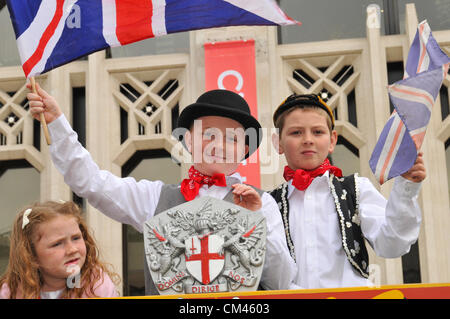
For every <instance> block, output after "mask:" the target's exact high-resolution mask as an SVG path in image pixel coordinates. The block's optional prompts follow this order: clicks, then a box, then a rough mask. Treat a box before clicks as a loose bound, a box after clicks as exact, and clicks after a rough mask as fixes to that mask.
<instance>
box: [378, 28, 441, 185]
mask: <svg viewBox="0 0 450 319" xmlns="http://www.w3.org/2000/svg"><path fill="white" fill-rule="evenodd" d="M449 62H450V59H449V57H448V56H447V55H446V54H445V53H444V52H442V50H441V48H440V47H439V45H438V43H437V42H436V40H435V39H434V38H433V36H432V34H431V29H430V27H429V25H428V23H427V22H426V20H425V21H423V22H421V23H420V24H419V25H418V28H417V33H416V36H415V38H414V41H413V43H412V45H411V48H410V50H409V53H408V60H407V62H406V68H405V73H404V78H403V80H401V81H398V82H396V83H394V84H393V85H391V86H389V89H388V91H389V98H390V99H391V101H392V104H393V105H394V107H395V110H394V112H393V113H392V115H391V117H390V118H389V120H388V122H387V123H386V126H385V127H384V129H383V131H382V132H381V135H380V137H379V139H378V141H377V144H376V146H375V149H374V151H373V153H372V157H371V158H370V161H369V164H370V168H371V169H372V171H373V173H374V174H375V176H376V177H377V179H378V181H379V182H380V184H383V183H384V182H385V181H387V180H389V179H391V178H393V177H396V176H399V175H401V174H404V173H406V172H407V171H408V170H409V169H410V168H411V167H412V166H413V165H414V162H415V160H416V158H417V151H418V150H419V149H420V147H421V146H422V142H423V139H424V137H425V131H426V127H427V125H428V122H429V120H430V117H431V108H432V107H433V104H434V102H435V100H436V98H437V95H438V94H439V89H440V87H441V85H442V82H443V80H444V78H445V76H446V75H447V72H448V67H449Z"/></svg>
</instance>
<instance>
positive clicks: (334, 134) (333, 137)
mask: <svg viewBox="0 0 450 319" xmlns="http://www.w3.org/2000/svg"><path fill="white" fill-rule="evenodd" d="M337 140H338V134H337V132H336V131H335V130H333V131H331V136H330V147H329V149H328V154H331V153H333V151H334V148H335V147H336V144H337Z"/></svg>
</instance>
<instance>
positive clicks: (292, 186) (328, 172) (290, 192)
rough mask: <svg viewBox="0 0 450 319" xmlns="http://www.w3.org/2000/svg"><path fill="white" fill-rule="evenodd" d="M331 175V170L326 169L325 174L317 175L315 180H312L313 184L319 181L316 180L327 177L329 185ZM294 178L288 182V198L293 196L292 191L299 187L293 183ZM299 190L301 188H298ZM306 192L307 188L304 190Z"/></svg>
mask: <svg viewBox="0 0 450 319" xmlns="http://www.w3.org/2000/svg"><path fill="white" fill-rule="evenodd" d="M329 177H330V171H326V172H325V173H323V175H322V176H317V177H316V178H314V180H313V181H312V183H311V185H312V184H313V183H317V182H315V180H319V181H320V180H322V179H324V178H325V180H326V182H327V185H328V178H329ZM292 181H293V180H292V179H291V180H290V181H289V182H286V183H288V196H287V197H288V198H289V197H291V195H292V193H293V192H294V190H296V189H297V188H295V186H294V185H292ZM311 185H310V187H311ZM297 191H299V190H297ZM299 192H301V191H299ZM304 192H306V190H304Z"/></svg>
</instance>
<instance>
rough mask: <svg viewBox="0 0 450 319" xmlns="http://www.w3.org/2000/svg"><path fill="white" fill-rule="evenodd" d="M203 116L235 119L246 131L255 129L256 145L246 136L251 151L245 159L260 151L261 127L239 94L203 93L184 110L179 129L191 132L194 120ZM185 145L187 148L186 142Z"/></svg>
mask: <svg viewBox="0 0 450 319" xmlns="http://www.w3.org/2000/svg"><path fill="white" fill-rule="evenodd" d="M202 116H222V117H226V118H230V119H233V120H235V121H237V122H239V123H240V124H241V125H242V126H243V127H244V131H246V130H247V129H249V128H253V129H254V130H255V132H256V134H257V138H256V145H250V143H249V138H248V136H246V140H245V142H246V144H247V145H248V146H249V150H248V153H247V155H246V156H245V158H248V157H249V156H250V155H251V154H253V152H254V151H256V150H257V149H258V147H259V144H260V143H261V139H262V132H261V125H260V124H259V122H258V120H257V119H255V118H254V117H253V116H252V115H251V114H250V107H249V106H248V104H247V102H246V101H245V100H244V99H243V98H242V97H241V96H240V95H239V94H237V93H234V92H231V91H228V90H212V91H208V92H205V93H203V94H202V95H200V97H199V98H198V99H197V101H196V102H195V103H192V104H191V105H188V106H187V107H186V108H184V109H183V111H182V112H181V114H180V116H179V118H178V123H177V127H178V128H185V129H187V130H189V129H190V128H191V126H192V123H193V122H194V120H196V119H198V118H199V117H202ZM180 139H181V136H180ZM251 144H255V143H254V142H252V143H251ZM183 145H184V146H185V147H186V145H185V144H184V140H183Z"/></svg>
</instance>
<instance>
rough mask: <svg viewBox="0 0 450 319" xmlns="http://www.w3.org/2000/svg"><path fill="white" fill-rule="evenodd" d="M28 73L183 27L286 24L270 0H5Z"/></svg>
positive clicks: (287, 22)
mask: <svg viewBox="0 0 450 319" xmlns="http://www.w3.org/2000/svg"><path fill="white" fill-rule="evenodd" d="M7 4H8V9H9V12H10V16H11V20H12V22H13V27H14V31H15V33H16V38H17V44H18V47H19V53H20V58H21V61H22V65H23V69H24V72H25V75H26V76H27V77H30V76H35V75H38V74H41V73H44V72H47V71H49V70H51V69H53V68H55V67H58V66H60V65H62V64H65V63H68V62H70V61H72V60H75V59H77V58H79V57H82V56H84V55H87V54H90V53H92V52H95V51H99V50H102V49H104V48H107V47H114V46H120V45H125V44H128V43H132V42H136V41H140V40H143V39H147V38H152V37H157V36H161V35H165V34H169V33H175V32H182V31H188V30H198V29H205V28H212V27H222V26H235V25H288V24H296V23H298V22H296V21H294V20H292V19H291V18H289V17H288V16H286V15H285V14H284V13H283V12H282V11H281V9H280V8H279V7H278V6H277V4H276V2H275V1H274V0H7Z"/></svg>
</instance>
